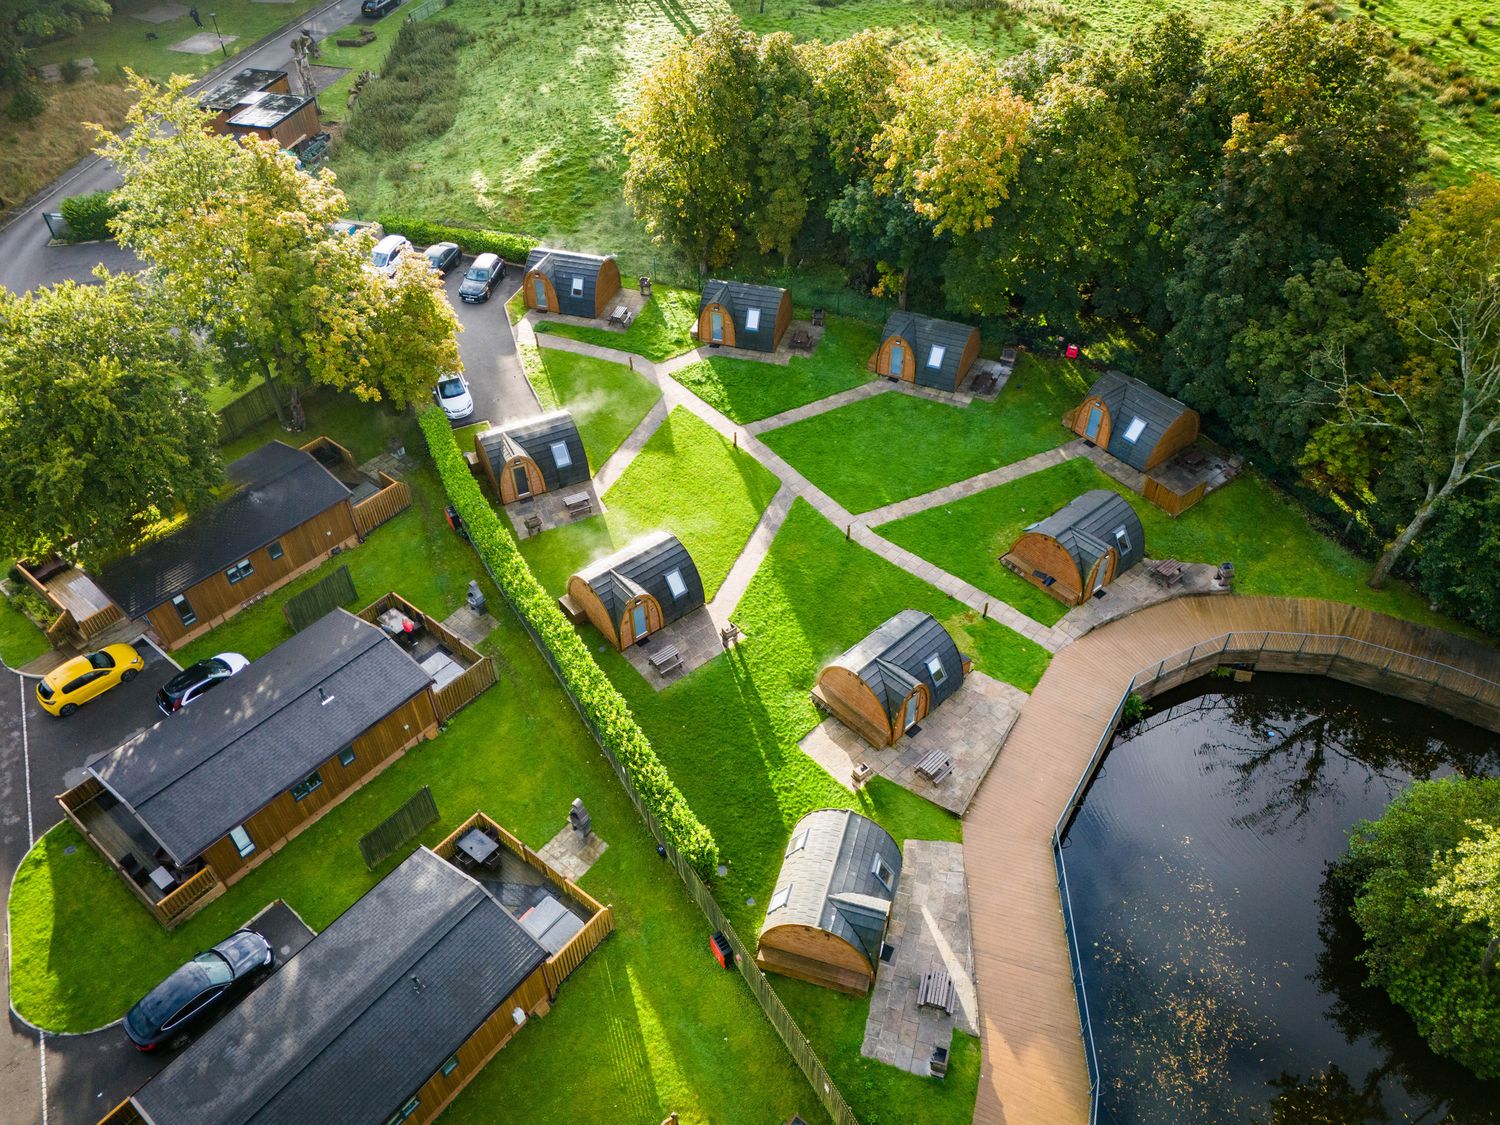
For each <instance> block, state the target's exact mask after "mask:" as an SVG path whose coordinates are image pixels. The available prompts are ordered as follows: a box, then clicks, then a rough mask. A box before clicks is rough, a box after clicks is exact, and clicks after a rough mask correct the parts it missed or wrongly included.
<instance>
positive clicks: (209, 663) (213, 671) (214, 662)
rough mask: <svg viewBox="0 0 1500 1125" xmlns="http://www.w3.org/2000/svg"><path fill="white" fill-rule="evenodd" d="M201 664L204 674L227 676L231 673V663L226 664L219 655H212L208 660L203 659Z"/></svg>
mask: <svg viewBox="0 0 1500 1125" xmlns="http://www.w3.org/2000/svg"><path fill="white" fill-rule="evenodd" d="M199 666H200V667H201V668H202V669H203V673H204V675H208V676H227V675H229V665H228V664H226V663H225V662H224V661H222V660H220V659H219V658H218V657H217V656H210V657H209V658H208V659H207V660H205V661H202V662H201V664H200V665H199Z"/></svg>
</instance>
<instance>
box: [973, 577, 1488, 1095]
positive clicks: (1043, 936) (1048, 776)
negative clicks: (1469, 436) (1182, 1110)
mask: <svg viewBox="0 0 1500 1125" xmlns="http://www.w3.org/2000/svg"><path fill="white" fill-rule="evenodd" d="M1226 634H1234V635H1233V637H1231V638H1229V639H1228V641H1227V642H1226ZM1205 642H1212V644H1206V643H1205ZM1226 643H1227V645H1228V647H1227V650H1226V649H1224V648H1222V647H1221V646H1223V645H1225V644H1226ZM1194 646H1202V647H1200V648H1198V649H1197V650H1196V651H1195V650H1194ZM1413 657H1418V658H1421V659H1413ZM1221 660H1222V661H1234V662H1244V663H1250V664H1254V665H1256V666H1257V667H1259V668H1261V669H1262V670H1267V671H1270V670H1275V671H1302V672H1310V673H1314V674H1322V675H1332V676H1334V677H1336V678H1339V679H1344V680H1348V681H1350V682H1353V683H1359V684H1364V685H1365V686H1370V687H1374V688H1376V689H1377V690H1381V691H1385V692H1387V693H1390V694H1397V695H1402V696H1405V697H1407V698H1413V699H1416V700H1418V701H1419V702H1425V703H1427V704H1429V705H1431V706H1434V707H1437V708H1439V709H1442V710H1446V711H1449V712H1451V713H1455V714H1458V715H1459V716H1460V717H1461V718H1463V719H1465V720H1467V721H1469V722H1474V723H1479V724H1481V725H1484V726H1487V727H1490V728H1491V729H1500V655H1497V654H1496V653H1495V651H1494V650H1492V649H1490V648H1487V647H1486V646H1483V645H1481V644H1478V643H1474V642H1469V641H1466V640H1463V639H1462V638H1459V637H1456V636H1453V635H1451V634H1447V633H1443V632H1440V631H1438V630H1435V629H1429V628H1426V627H1425V626H1421V625H1415V624H1411V623H1409V622H1405V621H1398V620H1396V619H1395V618H1391V617H1386V616H1384V615H1383V614H1378V613H1372V612H1370V611H1368V610H1364V609H1358V608H1355V607H1352V606H1347V605H1341V604H1338V603H1333V602H1319V601H1311V600H1304V599H1291V598H1251V597H1233V598H1228V597H1213V598H1210V597H1200V598H1184V599H1179V600H1177V601H1172V602H1168V603H1166V604H1164V605H1160V606H1153V607H1151V608H1150V609H1146V610H1142V611H1141V612H1139V613H1136V614H1132V615H1131V616H1130V617H1127V618H1124V619H1122V620H1120V621H1116V622H1113V623H1111V624H1108V625H1105V626H1103V627H1101V628H1100V629H1098V630H1096V631H1095V632H1093V633H1090V634H1089V635H1087V636H1085V637H1083V638H1082V639H1081V640H1079V641H1077V642H1076V643H1074V644H1071V645H1068V646H1067V647H1066V648H1064V649H1063V650H1062V651H1061V652H1059V653H1058V654H1057V656H1056V657H1055V658H1054V659H1053V661H1052V663H1051V665H1050V666H1049V667H1048V669H1047V671H1046V674H1045V675H1043V677H1042V680H1041V682H1040V683H1039V684H1038V685H1037V687H1036V690H1035V691H1034V692H1033V693H1032V695H1031V699H1030V701H1029V702H1028V703H1027V704H1026V706H1025V708H1024V709H1023V710H1022V712H1021V717H1020V719H1019V721H1018V722H1017V723H1016V725H1015V727H1014V729H1013V730H1012V731H1011V734H1010V737H1009V739H1007V741H1006V743H1005V747H1004V749H1003V750H1002V751H1001V754H1000V757H999V759H998V760H997V761H996V763H995V765H994V768H993V769H992V770H991V772H990V774H989V776H988V778H986V780H985V783H984V785H982V786H981V787H980V790H979V794H978V796H977V797H976V798H975V801H974V804H973V805H972V806H970V810H969V812H970V815H969V816H968V817H966V818H965V821H964V864H965V867H966V869H967V870H968V872H969V874H970V882H969V893H970V910H971V917H972V919H973V925H974V951H975V968H976V974H977V982H976V983H977V985H978V992H979V1012H980V1019H981V1021H982V1029H983V1044H984V1054H985V1062H984V1065H983V1069H982V1070H981V1078H980V1085H979V1097H978V1101H977V1104H976V1106H975V1110H974V1121H975V1122H976V1125H1031V1123H1036V1125H1072V1123H1075V1122H1084V1121H1087V1120H1088V1115H1089V1078H1088V1070H1087V1067H1086V1064H1085V1060H1084V1053H1083V1046H1082V1039H1081V1037H1080V1024H1079V1016H1078V1004H1077V1000H1076V998H1075V995H1074V991H1073V975H1072V969H1071V959H1070V955H1069V951H1068V944H1067V938H1066V935H1065V932H1064V929H1063V924H1062V913H1061V910H1060V906H1059V899H1058V889H1057V877H1056V869H1055V867H1054V864H1053V859H1052V833H1053V829H1054V828H1055V827H1056V825H1057V822H1058V817H1059V815H1061V814H1062V813H1063V811H1064V810H1065V808H1066V807H1067V806H1068V804H1069V801H1070V799H1071V798H1072V796H1073V793H1074V790H1075V788H1076V787H1077V786H1078V783H1079V779H1080V777H1082V776H1083V774H1084V772H1085V770H1086V769H1088V767H1089V764H1090V761H1091V759H1092V757H1093V754H1094V750H1095V748H1096V747H1097V746H1098V745H1099V743H1100V740H1101V737H1102V736H1103V735H1104V734H1105V732H1106V729H1107V727H1108V725H1109V723H1110V721H1111V717H1112V716H1113V715H1114V713H1115V708H1116V706H1117V705H1118V704H1119V702H1120V699H1121V697H1122V696H1123V695H1124V694H1125V692H1126V691H1127V690H1129V689H1130V686H1131V683H1132V679H1133V677H1135V676H1136V674H1137V673H1139V672H1142V671H1143V670H1144V671H1145V673H1146V675H1145V676H1144V677H1142V681H1143V682H1140V683H1138V684H1137V687H1136V690H1137V691H1140V692H1141V693H1142V694H1148V693H1149V692H1150V690H1152V689H1151V688H1150V687H1147V686H1146V681H1152V680H1153V679H1154V677H1155V676H1156V675H1157V673H1158V672H1161V673H1162V676H1163V678H1162V679H1161V681H1160V682H1159V684H1157V685H1156V689H1157V690H1161V689H1164V688H1165V687H1168V686H1174V685H1176V684H1178V683H1182V682H1185V681H1186V680H1187V679H1189V678H1192V677H1194V676H1197V675H1202V674H1204V673H1206V672H1207V671H1208V670H1210V669H1211V668H1212V667H1214V666H1215V665H1216V664H1218V663H1219V662H1220V661H1221ZM1095 1018H1098V1014H1097V1013H1096V1014H1095ZM1106 1077H1107V1076H1106Z"/></svg>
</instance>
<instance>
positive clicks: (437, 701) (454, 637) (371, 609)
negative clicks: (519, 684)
mask: <svg viewBox="0 0 1500 1125" xmlns="http://www.w3.org/2000/svg"><path fill="white" fill-rule="evenodd" d="M391 608H395V609H399V610H400V611H401V612H402V613H404V614H405V615H406V616H407V617H410V618H411V619H412V620H413V621H415V622H417V623H418V624H419V625H421V626H422V628H424V629H426V630H427V631H428V632H429V633H431V634H432V635H433V636H434V637H436V638H437V639H438V640H439V641H441V642H442V644H443V647H444V648H446V649H447V650H448V651H449V652H450V653H452V654H453V655H454V656H455V657H457V658H459V659H460V660H461V661H462V663H463V664H464V666H465V667H464V671H463V673H462V674H461V675H460V676H459V677H458V678H457V679H455V680H451V681H450V682H448V683H446V684H444V685H443V686H442V687H440V688H438V689H437V690H435V691H434V692H433V693H432V702H433V706H434V707H435V708H436V709H437V717H438V722H440V723H446V722H447V721H448V719H449V718H450V717H452V716H453V715H455V714H456V713H457V712H458V711H459V710H460V709H462V708H463V707H466V706H467V705H468V704H470V703H472V702H473V701H474V700H475V699H477V698H478V697H479V695H480V693H481V692H483V691H485V690H486V689H488V688H490V687H493V686H494V685H495V684H496V683H498V682H499V679H500V674H499V672H498V671H497V670H496V668H495V661H494V660H493V659H492V658H490V657H488V656H486V655H485V654H484V653H482V652H480V651H479V650H478V649H477V648H475V647H474V646H473V645H471V644H469V642H468V641H466V640H464V639H463V638H462V637H460V636H459V635H458V634H457V633H455V632H453V630H451V629H449V628H448V627H447V626H445V625H444V624H443V623H442V622H441V621H437V620H434V619H433V618H431V617H429V616H428V615H427V614H425V613H423V612H422V611H421V610H420V609H418V608H417V607H416V606H414V605H412V604H411V602H409V601H407V600H406V599H405V598H403V597H402V596H401V595H400V594H397V593H390V594H386V595H385V596H384V597H382V598H380V599H379V600H378V601H374V602H371V603H370V604H369V605H367V606H365V608H364V609H362V610H360V611H359V613H358V614H357V615H356V616H358V617H361V618H363V619H364V620H366V621H368V622H370V624H372V625H374V624H378V623H379V619H380V615H381V614H382V613H384V612H385V611H386V610H388V609H391Z"/></svg>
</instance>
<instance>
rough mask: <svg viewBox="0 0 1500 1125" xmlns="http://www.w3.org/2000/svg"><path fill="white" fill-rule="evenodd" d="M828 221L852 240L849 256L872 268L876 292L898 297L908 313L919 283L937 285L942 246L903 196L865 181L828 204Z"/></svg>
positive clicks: (872, 280) (872, 284) (873, 287)
mask: <svg viewBox="0 0 1500 1125" xmlns="http://www.w3.org/2000/svg"><path fill="white" fill-rule="evenodd" d="M828 218H829V221H830V222H831V223H832V224H833V229H834V230H836V231H838V232H840V233H841V234H843V235H844V236H845V237H846V238H847V239H848V240H849V250H850V253H852V254H853V255H854V256H855V257H856V258H859V259H863V260H865V261H868V262H870V263H871V269H872V271H873V276H872V277H870V278H869V279H868V280H869V285H868V288H869V289H870V290H871V291H872V292H874V293H877V294H880V295H882V296H886V297H894V298H895V299H896V301H897V303H898V304H899V305H900V306H901V308H903V309H904V308H906V300H907V295H908V294H909V293H910V291H911V288H912V284H913V282H914V281H915V282H916V283H917V284H918V285H922V286H924V287H925V285H926V284H929V283H935V282H936V281H937V280H938V272H939V271H938V263H939V261H940V257H939V252H938V250H937V247H938V246H940V245H941V242H940V241H939V240H938V236H937V235H935V234H934V233H933V230H932V224H931V223H930V222H928V221H927V220H926V219H924V218H922V217H921V216H920V215H918V214H917V213H916V212H915V211H913V210H912V208H911V204H910V201H908V200H907V198H906V196H905V195H904V194H903V193H902V192H900V191H896V192H892V193H890V194H886V193H884V192H878V191H876V190H875V186H874V184H872V183H871V182H870V181H869V180H868V179H862V180H860V181H859V182H857V183H855V184H851V185H850V186H849V187H847V188H845V189H844V193H843V194H842V195H841V196H839V198H838V199H835V200H834V201H833V203H831V204H830V205H829V207H828Z"/></svg>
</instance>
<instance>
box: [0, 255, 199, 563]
mask: <svg viewBox="0 0 1500 1125" xmlns="http://www.w3.org/2000/svg"><path fill="white" fill-rule="evenodd" d="M97 276H98V278H99V281H100V284H98V285H78V284H76V283H74V282H71V281H67V282H63V283H62V284H61V285H58V286H56V287H53V288H43V289H38V290H35V291H34V292H31V293H27V294H23V295H19V296H17V295H15V294H11V293H8V292H6V291H4V290H0V449H4V450H5V456H4V457H0V551H3V552H6V553H8V554H9V555H11V556H13V557H16V556H23V555H29V556H32V557H35V556H37V555H41V554H45V553H47V552H49V551H56V550H68V549H70V548H71V546H72V545H73V544H74V543H76V544H77V545H78V548H79V550H80V552H81V553H82V555H83V556H84V557H86V558H95V559H97V558H99V557H101V556H104V555H107V554H111V553H113V552H115V551H118V549H119V548H120V547H121V546H122V545H125V544H130V543H133V542H135V541H136V540H137V539H138V538H139V537H140V535H141V533H142V532H143V531H144V530H145V529H146V528H147V527H149V526H150V525H151V524H153V523H156V522H157V521H159V520H162V519H165V518H168V517H171V516H173V515H174V514H176V513H177V512H178V511H179V510H182V509H192V508H194V507H197V506H199V505H200V504H202V503H204V502H205V501H206V500H207V499H208V498H209V496H210V492H211V490H212V489H213V488H214V487H215V486H216V485H217V484H219V482H220V480H221V479H222V470H221V466H220V461H219V450H218V432H219V431H218V419H217V418H215V416H214V415H213V413H212V412H211V411H210V410H209V409H208V406H207V404H206V400H205V397H204V392H205V390H206V389H207V386H208V382H209V377H208V374H207V372H208V357H207V355H206V354H205V353H204V351H203V349H202V348H201V346H200V345H199V344H198V343H197V341H196V339H195V338H194V336H193V334H192V333H191V332H189V331H188V330H187V328H186V325H185V324H184V322H183V320H182V319H181V317H180V316H179V314H178V310H177V308H176V306H175V304H174V303H173V302H172V301H170V300H169V299H167V297H166V295H165V294H164V293H163V292H162V291H161V289H160V288H159V287H158V286H157V285H156V284H155V283H154V282H153V281H152V280H151V279H150V278H149V277H147V276H140V277H138V276H135V275H130V274H116V275H111V274H109V273H107V272H105V271H104V270H103V269H102V268H101V269H100V270H99V271H98V274H97Z"/></svg>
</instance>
